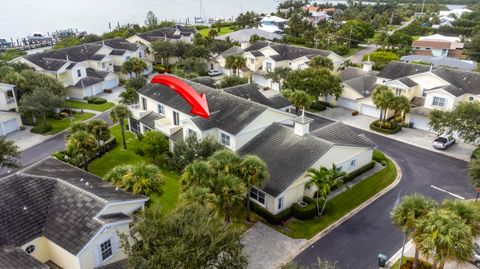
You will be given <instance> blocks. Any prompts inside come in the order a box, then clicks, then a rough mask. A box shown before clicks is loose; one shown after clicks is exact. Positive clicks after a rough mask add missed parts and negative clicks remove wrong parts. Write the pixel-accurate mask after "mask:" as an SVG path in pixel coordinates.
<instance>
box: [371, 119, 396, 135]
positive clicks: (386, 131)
mask: <svg viewBox="0 0 480 269" xmlns="http://www.w3.org/2000/svg"><path fill="white" fill-rule="evenodd" d="M378 122H379V120H376V121H374V122H372V123H370V129H372V130H374V131H376V132H379V133H384V134H396V133H398V132H400V131H401V130H402V125H400V124H397V125H395V126H394V127H393V128H392V129H387V128H382V127H379V126H377V123H378Z"/></svg>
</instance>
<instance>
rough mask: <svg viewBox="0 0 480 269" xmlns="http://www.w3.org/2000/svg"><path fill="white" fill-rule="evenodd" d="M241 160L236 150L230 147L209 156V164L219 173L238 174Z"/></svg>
mask: <svg viewBox="0 0 480 269" xmlns="http://www.w3.org/2000/svg"><path fill="white" fill-rule="evenodd" d="M240 161H241V160H240V157H239V156H238V155H237V154H236V153H235V152H233V151H231V150H228V149H222V150H219V151H217V152H215V153H214V154H213V155H212V156H210V157H209V158H208V165H209V167H210V168H211V169H212V170H213V171H215V172H216V174H217V175H219V174H233V175H237V174H238V165H239V164H240Z"/></svg>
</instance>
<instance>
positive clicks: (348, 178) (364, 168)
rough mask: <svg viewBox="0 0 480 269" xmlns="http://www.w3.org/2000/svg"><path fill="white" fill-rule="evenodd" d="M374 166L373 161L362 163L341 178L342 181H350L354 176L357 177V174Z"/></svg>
mask: <svg viewBox="0 0 480 269" xmlns="http://www.w3.org/2000/svg"><path fill="white" fill-rule="evenodd" d="M374 166H375V162H370V163H369V164H367V165H364V166H362V167H360V168H358V169H357V170H355V171H353V172H351V173H350V174H348V175H347V176H346V177H344V178H343V182H344V183H346V182H350V181H352V180H354V179H355V178H356V177H358V176H359V175H361V174H363V173H365V172H367V171H369V170H371V169H373V167H374Z"/></svg>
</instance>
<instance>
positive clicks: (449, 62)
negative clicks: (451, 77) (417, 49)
mask: <svg viewBox="0 0 480 269" xmlns="http://www.w3.org/2000/svg"><path fill="white" fill-rule="evenodd" d="M400 60H402V61H404V62H412V61H422V62H429V63H431V64H433V66H435V67H441V66H444V67H450V68H458V69H463V70H473V69H475V68H476V65H475V62H473V61H466V60H459V59H454V58H450V57H435V56H428V55H406V56H403V57H402V58H400Z"/></svg>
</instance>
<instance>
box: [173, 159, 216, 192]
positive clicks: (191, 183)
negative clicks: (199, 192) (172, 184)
mask: <svg viewBox="0 0 480 269" xmlns="http://www.w3.org/2000/svg"><path fill="white" fill-rule="evenodd" d="M211 180H212V175H211V171H210V168H209V167H208V163H207V162H205V161H198V160H196V161H193V162H192V163H190V164H189V165H187V166H186V167H185V170H184V172H183V174H182V177H181V179H180V185H181V186H182V189H183V190H187V189H189V188H191V187H206V188H208V187H210V186H211V185H212V184H211Z"/></svg>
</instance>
